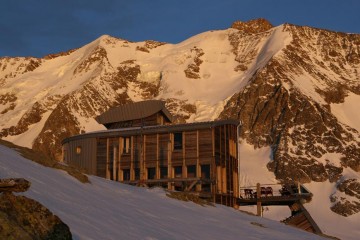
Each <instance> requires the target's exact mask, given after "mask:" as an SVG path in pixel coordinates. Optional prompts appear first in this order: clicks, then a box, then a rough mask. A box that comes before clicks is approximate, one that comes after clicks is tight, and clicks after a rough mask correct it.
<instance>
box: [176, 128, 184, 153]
mask: <svg viewBox="0 0 360 240" xmlns="http://www.w3.org/2000/svg"><path fill="white" fill-rule="evenodd" d="M182 140H183V136H182V132H177V133H174V150H181V149H182V148H183V141H182Z"/></svg>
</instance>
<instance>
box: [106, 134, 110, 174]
mask: <svg viewBox="0 0 360 240" xmlns="http://www.w3.org/2000/svg"><path fill="white" fill-rule="evenodd" d="M109 142H110V139H109V138H107V139H106V179H110V169H109Z"/></svg>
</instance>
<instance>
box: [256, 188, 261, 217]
mask: <svg viewBox="0 0 360 240" xmlns="http://www.w3.org/2000/svg"><path fill="white" fill-rule="evenodd" d="M260 198H261V188H260V183H257V184H256V199H257V202H256V206H257V207H256V209H257V215H258V216H261V215H262V206H261V201H260Z"/></svg>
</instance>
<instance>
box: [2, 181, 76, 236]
mask: <svg viewBox="0 0 360 240" xmlns="http://www.w3.org/2000/svg"><path fill="white" fill-rule="evenodd" d="M29 187H30V183H29V182H28V181H26V180H25V179H1V180H0V238H1V239H22V240H27V239H29V240H30V239H31V240H32V239H34V240H35V239H36V240H40V239H44V240H45V239H48V240H50V239H51V240H68V239H69V240H71V239H72V235H71V232H70V229H69V227H68V226H67V225H66V224H65V223H63V222H62V221H61V220H60V218H58V217H57V216H56V215H54V214H52V213H51V212H50V211H49V210H48V209H47V208H46V207H44V206H43V205H41V204H40V203H38V202H37V201H35V200H32V199H30V198H27V197H25V196H16V195H13V194H12V192H23V191H26V190H27V189H28V188H29Z"/></svg>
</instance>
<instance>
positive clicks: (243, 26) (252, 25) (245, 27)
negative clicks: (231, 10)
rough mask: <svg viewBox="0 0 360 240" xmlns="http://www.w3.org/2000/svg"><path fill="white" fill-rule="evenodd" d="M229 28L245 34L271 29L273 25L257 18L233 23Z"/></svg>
mask: <svg viewBox="0 0 360 240" xmlns="http://www.w3.org/2000/svg"><path fill="white" fill-rule="evenodd" d="M231 27H232V28H235V29H238V30H241V31H244V32H247V33H260V32H265V31H267V30H269V29H271V28H272V27H273V25H272V24H271V23H270V22H269V21H268V20H266V19H264V18H257V19H253V20H249V21H247V22H242V21H235V22H233V24H232V25H231Z"/></svg>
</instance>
